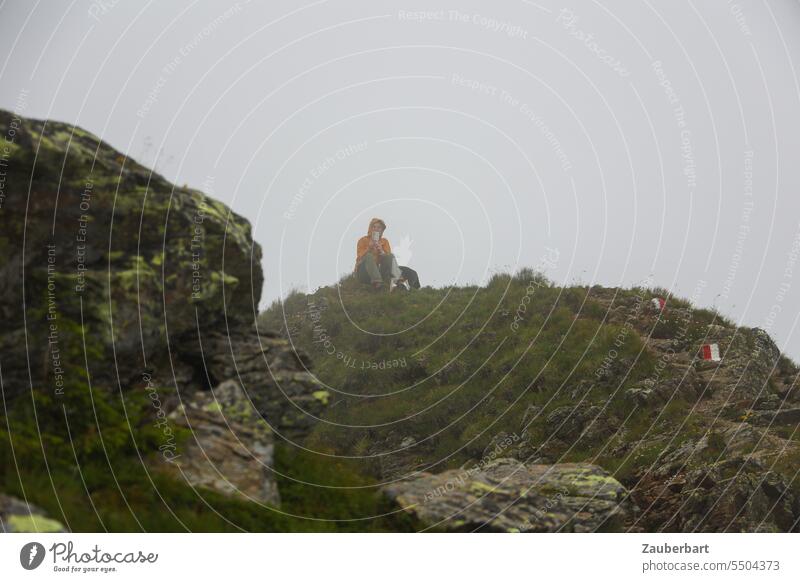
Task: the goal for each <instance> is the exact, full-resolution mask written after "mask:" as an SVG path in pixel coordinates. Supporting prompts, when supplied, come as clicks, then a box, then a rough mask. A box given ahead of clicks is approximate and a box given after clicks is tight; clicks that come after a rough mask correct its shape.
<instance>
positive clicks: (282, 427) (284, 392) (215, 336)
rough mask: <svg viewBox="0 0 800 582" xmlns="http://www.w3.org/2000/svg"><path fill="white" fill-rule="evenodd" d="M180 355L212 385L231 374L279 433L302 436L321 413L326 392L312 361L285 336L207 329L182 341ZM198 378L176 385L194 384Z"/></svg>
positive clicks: (185, 387)
mask: <svg viewBox="0 0 800 582" xmlns="http://www.w3.org/2000/svg"><path fill="white" fill-rule="evenodd" d="M180 350H181V351H180V354H179V357H180V358H183V359H184V360H188V361H193V362H197V364H195V368H196V369H197V368H201V369H202V370H203V372H204V374H206V375H207V378H206V380H207V381H209V382H210V383H211V384H212V385H216V384H218V383H220V382H223V381H225V380H228V379H235V380H236V381H237V382H238V383H239V384H240V385H241V386H242V388H243V389H244V393H245V395H246V398H247V399H248V400H249V401H250V402H251V403H252V405H253V406H254V407H255V410H257V411H258V412H259V413H260V414H261V415H262V417H263V418H264V419H265V420H266V421H267V422H268V423H269V425H270V426H271V427H272V428H273V430H274V431H275V432H276V433H277V435H279V436H280V437H281V438H284V439H287V440H297V439H299V438H302V437H303V436H305V435H306V434H307V433H308V431H309V430H310V428H311V427H312V426H313V425H314V423H315V422H316V419H317V418H318V417H319V415H320V414H322V411H323V410H324V409H325V407H326V405H327V403H328V396H329V393H328V391H327V390H325V388H324V386H322V385H321V384H320V383H319V381H317V379H316V378H315V376H314V374H313V373H312V372H311V362H310V360H309V358H308V357H307V356H306V355H305V354H304V353H303V352H301V351H298V350H296V349H294V348H293V347H292V346H291V344H290V343H289V342H288V341H286V340H285V339H282V338H279V337H275V336H274V335H273V334H265V333H258V332H257V330H256V328H255V327H254V326H240V327H238V328H234V329H231V330H229V333H226V334H222V333H218V332H208V333H206V334H203V336H202V338H201V339H200V340H198V339H197V337H195V338H194V340H192V339H187V341H185V342H182V344H181V347H180ZM197 383H198V379H197V378H193V379H192V380H191V381H190V382H189V383H188V384H185V385H182V386H181V385H179V388H181V389H183V390H188V391H190V392H191V391H192V390H194V389H196V387H197Z"/></svg>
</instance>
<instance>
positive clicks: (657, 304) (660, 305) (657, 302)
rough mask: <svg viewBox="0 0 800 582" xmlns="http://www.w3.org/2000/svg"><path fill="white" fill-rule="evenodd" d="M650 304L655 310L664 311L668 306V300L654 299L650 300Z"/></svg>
mask: <svg viewBox="0 0 800 582" xmlns="http://www.w3.org/2000/svg"><path fill="white" fill-rule="evenodd" d="M650 303H651V304H652V305H653V308H655V309H656V310H658V311H664V306H665V305H666V304H667V300H666V299H663V298H661V297H653V298H652V299H651V300H650Z"/></svg>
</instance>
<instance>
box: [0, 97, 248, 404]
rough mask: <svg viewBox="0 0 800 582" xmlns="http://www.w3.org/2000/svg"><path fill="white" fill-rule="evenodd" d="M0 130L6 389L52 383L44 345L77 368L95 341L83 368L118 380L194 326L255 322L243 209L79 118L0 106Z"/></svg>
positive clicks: (0, 289)
mask: <svg viewBox="0 0 800 582" xmlns="http://www.w3.org/2000/svg"><path fill="white" fill-rule="evenodd" d="M0 134H3V135H4V136H6V137H7V138H8V137H10V140H9V139H7V140H6V142H4V143H2V144H0V156H2V165H3V167H2V170H3V171H4V181H3V182H2V193H0V222H2V224H3V230H2V235H0V250H2V253H0V315H1V316H2V319H3V322H4V327H5V329H4V332H5V333H4V335H3V338H2V340H0V344H2V345H0V348H2V353H3V356H4V357H3V361H2V365H3V372H4V377H5V379H6V390H7V395H8V394H9V392H8V391H9V390H10V391H11V392H12V393H13V392H15V391H20V390H23V389H25V388H26V387H28V386H29V384H30V380H29V377H28V371H29V370H30V379H31V380H32V381H33V383H34V384H41V383H46V382H50V383H52V382H54V377H55V376H56V374H57V372H56V371H55V370H54V368H55V367H57V363H56V364H54V361H53V358H52V357H48V355H47V353H48V351H51V348H52V347H54V346H56V347H57V348H58V349H59V351H60V356H61V358H62V360H63V361H62V362H61V363H62V367H63V365H64V364H77V365H82V364H83V361H84V356H85V354H84V347H83V341H84V338H90V339H91V340H97V341H96V342H95V343H96V345H97V346H98V349H99V351H100V354H95V355H100V356H102V357H100V358H94V359H91V358H90V365H91V368H92V370H91V374H92V376H93V377H97V378H99V379H103V378H105V379H108V380H112V381H113V382H114V383H116V381H117V380H119V381H121V382H122V383H123V384H124V383H126V382H127V381H129V380H130V379H131V378H134V377H135V376H136V375H137V374H140V373H141V371H142V370H144V369H145V368H146V367H147V366H148V363H149V361H150V360H151V359H152V358H153V356H155V355H157V354H163V353H164V352H165V351H166V348H167V344H168V342H169V343H176V342H177V341H180V338H182V337H183V336H185V335H189V336H191V334H192V333H193V332H194V330H195V328H196V327H202V328H209V327H214V326H217V325H221V324H224V322H234V323H236V322H240V321H252V320H253V318H254V314H255V311H256V307H255V306H257V305H258V301H259V298H260V294H261V288H262V283H263V278H262V273H261V249H260V247H259V245H258V244H256V243H254V242H253V240H252V236H251V228H250V224H249V223H248V222H247V221H246V220H245V219H244V218H242V217H240V216H238V215H236V214H235V213H233V212H232V211H231V210H230V209H229V208H228V207H226V206H225V205H224V204H222V203H220V202H218V201H216V200H213V199H211V198H209V197H208V196H206V195H205V194H203V193H202V192H200V191H198V190H194V189H191V188H185V187H184V188H181V187H177V186H175V185H174V184H171V183H170V182H168V181H167V180H165V179H164V178H163V177H162V176H160V175H158V174H156V173H155V172H152V171H151V170H149V169H147V168H145V167H143V166H141V165H140V164H138V163H136V162H135V161H133V160H131V159H130V158H127V157H126V156H124V155H123V154H122V153H120V152H119V151H117V150H115V149H113V148H112V147H111V146H109V145H108V144H107V143H105V142H103V141H101V140H100V139H98V138H97V137H95V136H93V135H91V134H90V133H87V132H85V131H83V130H81V129H80V128H76V127H72V126H70V125H67V124H64V123H58V122H54V121H38V120H33V119H25V118H20V117H17V116H15V115H14V114H12V113H9V112H7V111H0ZM12 142H13V143H12ZM23 282H24V283H23ZM195 337H196V334H195ZM90 343H91V342H90ZM26 356H27V357H26ZM100 362H102V364H101V363H100Z"/></svg>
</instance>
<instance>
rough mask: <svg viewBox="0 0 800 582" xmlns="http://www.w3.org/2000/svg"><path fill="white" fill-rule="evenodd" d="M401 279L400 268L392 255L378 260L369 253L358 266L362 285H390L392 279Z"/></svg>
mask: <svg viewBox="0 0 800 582" xmlns="http://www.w3.org/2000/svg"><path fill="white" fill-rule="evenodd" d="M399 278H400V267H398V266H397V259H395V258H394V255H393V254H391V253H387V254H385V255H380V256H379V257H378V260H375V255H373V254H372V253H367V254H366V256H365V257H364V258H363V259H361V262H360V263H359V264H358V280H359V281H361V282H362V283H382V282H384V281H385V282H387V283H388V282H389V281H390V280H391V279H399Z"/></svg>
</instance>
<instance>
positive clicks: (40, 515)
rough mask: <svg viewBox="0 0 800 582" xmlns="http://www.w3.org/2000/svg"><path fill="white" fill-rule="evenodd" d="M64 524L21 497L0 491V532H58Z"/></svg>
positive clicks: (61, 530)
mask: <svg viewBox="0 0 800 582" xmlns="http://www.w3.org/2000/svg"><path fill="white" fill-rule="evenodd" d="M66 531H67V529H66V528H65V527H64V525H63V524H62V523H61V522H59V521H56V520H55V519H51V518H49V517H48V516H47V514H46V513H45V512H44V511H43V510H42V509H39V508H38V507H36V506H35V505H31V504H29V503H25V502H24V501H22V500H21V499H17V498H16V497H11V496H9V495H4V494H2V493H0V532H2V533H59V532H66Z"/></svg>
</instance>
